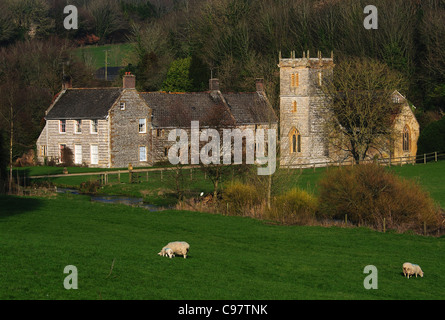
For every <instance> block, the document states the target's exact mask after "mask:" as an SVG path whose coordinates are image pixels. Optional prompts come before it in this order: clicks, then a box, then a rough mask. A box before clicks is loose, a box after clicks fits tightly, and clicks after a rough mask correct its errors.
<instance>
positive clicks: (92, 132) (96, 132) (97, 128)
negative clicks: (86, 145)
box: [90, 119, 99, 134]
mask: <svg viewBox="0 0 445 320" xmlns="http://www.w3.org/2000/svg"><path fill="white" fill-rule="evenodd" d="M94 127H96V131H94V130H93V128H94ZM90 133H91V134H98V133H99V120H97V119H93V120H90Z"/></svg>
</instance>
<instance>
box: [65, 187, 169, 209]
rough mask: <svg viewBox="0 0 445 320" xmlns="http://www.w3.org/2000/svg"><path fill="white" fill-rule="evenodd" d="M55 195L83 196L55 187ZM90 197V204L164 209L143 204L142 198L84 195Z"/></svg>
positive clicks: (70, 190)
mask: <svg viewBox="0 0 445 320" xmlns="http://www.w3.org/2000/svg"><path fill="white" fill-rule="evenodd" d="M56 192H57V193H70V194H79V195H80V194H83V193H80V192H79V190H76V189H70V188H60V187H56ZM86 195H89V196H90V197H91V201H92V202H102V203H119V204H125V205H128V206H133V207H140V208H144V209H147V210H149V211H152V212H154V211H162V210H164V209H166V208H164V207H160V206H156V205H154V204H148V203H144V201H143V199H142V198H136V197H129V196H114V195H97V194H86Z"/></svg>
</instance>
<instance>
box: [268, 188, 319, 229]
mask: <svg viewBox="0 0 445 320" xmlns="http://www.w3.org/2000/svg"><path fill="white" fill-rule="evenodd" d="M317 207H318V203H317V199H316V198H315V197H314V196H312V195H311V194H309V193H308V192H306V191H304V190H300V189H292V190H290V191H288V192H286V193H285V194H283V195H280V196H277V197H276V198H275V199H274V200H273V202H272V206H271V209H270V210H268V218H269V219H272V220H275V221H279V222H281V223H285V224H299V225H304V224H309V223H310V222H312V221H314V220H315V213H316V211H317Z"/></svg>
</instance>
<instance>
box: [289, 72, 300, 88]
mask: <svg viewBox="0 0 445 320" xmlns="http://www.w3.org/2000/svg"><path fill="white" fill-rule="evenodd" d="M298 80H299V79H298V73H292V75H291V86H292V87H298V82H299V81H298Z"/></svg>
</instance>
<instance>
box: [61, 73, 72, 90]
mask: <svg viewBox="0 0 445 320" xmlns="http://www.w3.org/2000/svg"><path fill="white" fill-rule="evenodd" d="M72 87H73V80H72V79H71V77H70V76H65V75H64V76H63V77H62V90H66V89H70V88H72Z"/></svg>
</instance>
